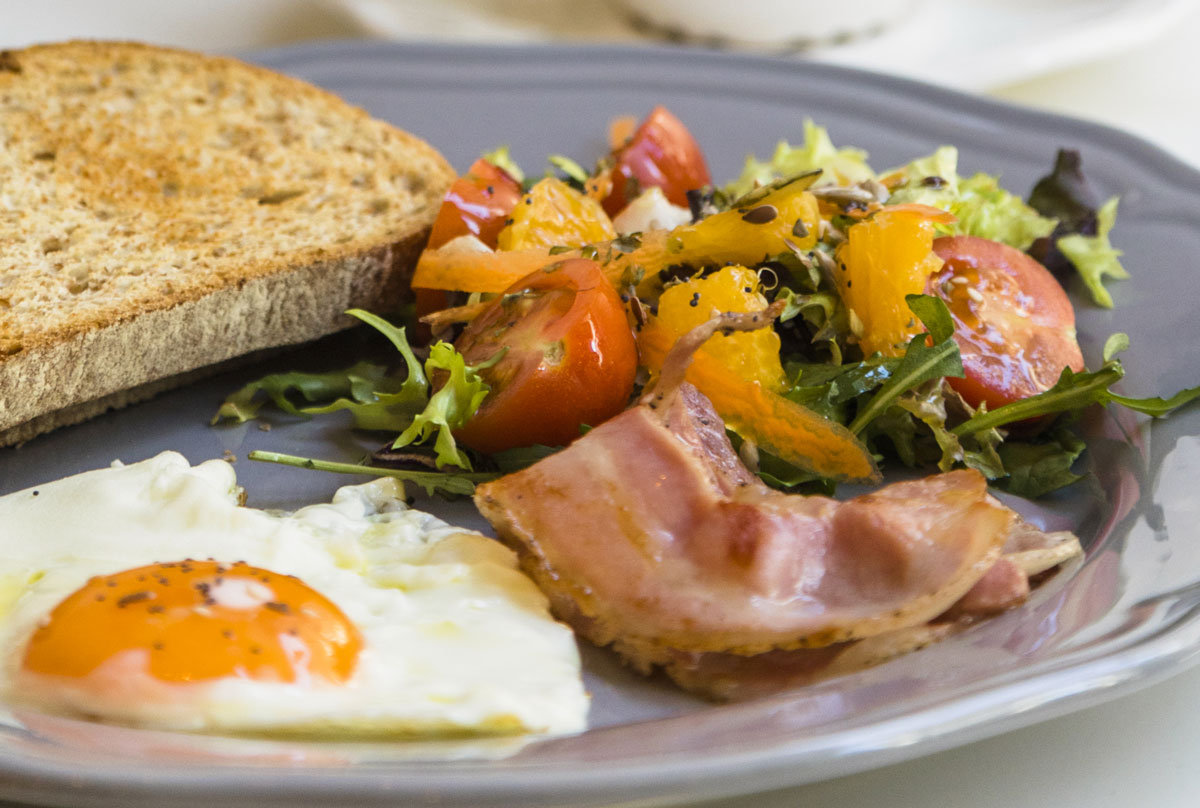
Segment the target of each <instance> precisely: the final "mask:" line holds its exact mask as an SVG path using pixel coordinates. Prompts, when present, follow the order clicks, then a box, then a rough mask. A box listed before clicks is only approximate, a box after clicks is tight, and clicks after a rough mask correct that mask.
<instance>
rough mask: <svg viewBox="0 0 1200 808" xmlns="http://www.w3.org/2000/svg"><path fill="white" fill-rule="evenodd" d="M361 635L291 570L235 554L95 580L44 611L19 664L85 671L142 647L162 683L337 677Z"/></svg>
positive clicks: (349, 669) (346, 671)
mask: <svg viewBox="0 0 1200 808" xmlns="http://www.w3.org/2000/svg"><path fill="white" fill-rule="evenodd" d="M361 648H362V639H361V637H360V635H359V633H358V630H357V629H356V628H355V627H354V625H353V624H352V623H351V622H350V620H349V619H348V618H347V617H346V615H345V614H343V613H342V611H341V609H339V608H338V607H337V606H336V605H334V604H333V603H332V602H330V601H329V600H328V599H326V598H325V597H324V596H322V595H320V594H319V593H317V592H316V591H314V590H313V589H312V588H310V587H309V586H308V585H307V584H305V583H303V582H302V581H300V580H299V579H298V578H294V577H292V576H290V575H279V574H277V573H274V572H270V571H268V570H264V569H259V568H257V567H251V566H249V565H248V564H245V563H242V562H238V563H236V564H220V563H218V562H216V561H212V560H209V561H180V562H178V563H165V564H152V565H150V566H146V567H138V568H136V569H131V570H126V571H124V572H119V573H116V574H115V575H103V576H97V577H95V578H92V579H91V580H90V581H88V582H87V583H86V584H85V585H84V586H83V587H82V588H81V589H79V590H77V591H76V592H75V593H74V594H72V595H70V596H68V597H67V599H66V600H64V601H63V602H62V603H60V604H59V605H58V606H57V607H55V609H54V610H53V611H52V612H51V613H50V616H49V618H48V619H47V620H46V622H45V623H44V624H43V625H41V626H40V627H39V628H38V630H37V631H36V632H35V633H34V635H33V637H32V638H31V639H30V641H29V645H28V646H27V647H26V649H25V656H24V658H23V660H22V663H21V665H22V668H23V669H24V670H25V671H28V672H31V673H40V674H49V675H57V676H71V677H86V676H88V675H89V674H90V673H92V672H93V671H95V670H96V669H97V668H99V667H100V666H102V665H103V664H104V663H105V662H107V661H109V660H111V659H113V658H114V657H116V656H118V655H120V654H122V653H124V652H130V651H133V652H145V659H146V670H145V672H146V673H147V674H148V675H149V676H152V677H154V678H156V679H159V680H161V681H164V682H194V681H200V680H211V679H221V678H226V677H237V678H242V679H255V680H260V681H270V682H295V681H297V679H303V678H307V676H308V675H312V676H314V677H319V678H322V679H325V680H326V681H330V682H335V683H340V682H345V681H346V680H347V679H349V677H350V675H351V674H352V673H353V672H354V668H355V666H356V664H357V661H358V655H359V651H360V650H361Z"/></svg>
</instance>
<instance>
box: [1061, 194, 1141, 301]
mask: <svg viewBox="0 0 1200 808" xmlns="http://www.w3.org/2000/svg"><path fill="white" fill-rule="evenodd" d="M1116 219H1117V197H1115V196H1114V197H1113V198H1112V199H1110V200H1108V201H1107V202H1105V203H1104V204H1103V205H1101V206H1100V210H1098V211H1096V235H1094V236H1086V235H1083V234H1082V233H1072V234H1071V235H1067V236H1062V237H1060V238H1059V239H1058V242H1057V246H1058V249H1059V251H1060V252H1062V254H1063V255H1065V256H1066V257H1067V260H1068V261H1070V262H1071V264H1072V265H1073V266H1074V267H1075V270H1076V271H1077V272H1078V273H1079V277H1081V278H1082V279H1083V283H1084V285H1085V286H1087V288H1088V291H1089V292H1091V294H1092V300H1093V301H1095V302H1096V305H1098V306H1103V307H1104V308H1106V309H1111V308H1112V307H1113V299H1112V295H1111V294H1109V291H1108V290H1107V289H1105V288H1104V279H1105V278H1116V279H1118V280H1124V279H1126V278H1128V277H1129V273H1128V272H1127V271H1126V270H1125V267H1123V266H1121V251H1120V250H1118V249H1116V248H1114V247H1113V246H1112V242H1111V241H1109V239H1108V234H1109V231H1111V230H1112V227H1113V224H1114V223H1115V222H1116Z"/></svg>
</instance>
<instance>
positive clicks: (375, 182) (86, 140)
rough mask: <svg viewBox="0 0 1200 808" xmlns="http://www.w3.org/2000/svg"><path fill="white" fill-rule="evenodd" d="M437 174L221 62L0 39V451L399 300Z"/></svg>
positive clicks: (341, 114) (344, 119)
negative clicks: (4, 45)
mask: <svg viewBox="0 0 1200 808" xmlns="http://www.w3.org/2000/svg"><path fill="white" fill-rule="evenodd" d="M452 179H453V172H452V170H451V168H450V167H449V165H448V164H447V163H446V161H445V160H444V159H443V158H442V157H441V156H440V155H439V154H438V153H437V152H436V151H435V150H434V149H433V148H431V147H430V146H429V145H427V144H426V143H424V142H423V141H421V140H419V139H418V138H416V137H414V136H412V135H410V134H407V133H405V132H403V131H400V130H399V129H396V128H394V127H392V126H390V125H388V124H386V123H383V122H381V121H377V120H373V119H372V118H370V116H368V115H367V114H366V113H365V112H364V111H362V110H360V109H357V108H355V107H352V106H350V105H349V104H347V103H345V102H344V101H342V100H340V99H338V98H336V97H335V96H333V95H331V94H329V93H326V92H324V91H322V90H319V89H317V88H315V87H313V86H311V85H309V84H306V83H304V82H301V81H299V80H296V79H292V78H289V77H286V76H282V75H279V74H276V73H273V72H271V71H268V70H265V69H262V68H258V67H254V66H251V65H248V64H245V63H242V62H239V61H236V60H233V59H227V58H217V57H211V56H204V55H200V54H195V53H189V52H184V51H175V50H168V49H163V48H157V47H151V46H146V45H138V44H131V43H100V42H70V43H64V44H55V45H44V46H38V47H33V48H29V49H27V50H21V51H9V52H0V446H2V445H8V444H12V443H17V442H20V441H23V440H26V439H28V438H30V437H32V436H34V435H36V434H39V433H41V432H45V431H48V430H49V429H53V428H55V427H58V426H62V425H65V424H69V423H74V422H77V421H81V420H84V419H85V418H89V417H91V416H93V415H96V414H98V413H100V412H103V411H104V410H105V409H107V408H109V407H113V406H123V405H125V404H128V403H131V402H132V401H136V400H138V399H141V398H145V397H147V396H149V395H152V394H154V393H156V392H159V391H160V390H163V389H166V388H168V387H171V386H174V385H177V384H179V383H181V382H182V381H185V380H187V379H189V378H193V377H195V376H196V375H198V374H199V373H202V372H203V371H202V370H200V369H202V368H205V367H209V366H212V365H214V364H215V363H219V362H223V361H225V360H229V359H231V358H234V357H237V356H241V355H244V354H247V353H250V352H253V351H259V350H262V349H266V348H272V347H277V346H281V345H286V344H293V343H299V342H303V341H307V340H311V339H315V338H317V337H320V336H322V335H325V334H328V333H331V332H333V331H337V330H339V329H342V328H345V327H348V326H349V325H351V324H352V321H351V320H350V318H347V317H345V316H344V315H343V312H344V310H345V309H347V308H350V307H353V306H361V307H363V308H368V309H372V310H376V311H386V310H388V309H392V308H395V307H396V306H397V305H399V304H400V303H401V302H402V301H403V299H404V298H405V296H406V295H407V293H408V278H409V275H410V271H411V266H412V264H413V262H414V261H415V258H416V255H417V253H418V252H419V251H420V249H421V247H422V246H423V244H424V241H425V238H426V236H427V234H428V229H429V227H430V226H431V224H432V222H433V219H434V217H435V216H436V213H437V209H438V206H439V203H440V200H441V198H442V196H443V194H444V192H445V190H446V188H447V187H448V185H449V183H450V182H451V181H452Z"/></svg>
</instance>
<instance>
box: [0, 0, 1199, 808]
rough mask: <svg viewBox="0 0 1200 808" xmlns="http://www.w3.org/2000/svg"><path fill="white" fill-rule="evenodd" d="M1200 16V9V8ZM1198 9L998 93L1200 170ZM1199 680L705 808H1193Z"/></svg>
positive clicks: (76, 18) (310, 11)
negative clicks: (1114, 131) (1140, 140)
mask: <svg viewBox="0 0 1200 808" xmlns="http://www.w3.org/2000/svg"><path fill="white" fill-rule="evenodd" d="M1198 6H1200V4H1198ZM360 33H361V29H360V28H359V27H358V26H357V25H356V24H355V23H354V22H353V21H352V20H350V19H349V18H348V17H346V16H345V15H342V14H340V13H338V12H337V11H336V9H335V7H334V6H332V5H331V4H325V3H320V2H317V1H316V0H207V2H204V3H170V2H162V0H112V1H111V2H103V1H102V0H94V1H93V0H58V2H54V1H52V0H51V1H48V0H34V1H29V0H5V2H4V4H3V7H2V8H0V48H4V47H15V46H21V45H25V44H30V43H32V42H36V41H46V40H56V39H64V38H68V37H121V38H135V39H144V40H149V41H154V42H159V43H163V44H175V45H183V46H191V47H195V48H200V49H207V50H216V51H226V52H229V51H239V50H247V49H251V48H256V47H264V46H269V45H275V44H281V43H284V42H290V41H297V40H301V39H306V38H317V37H349V36H355V35H359V34H360ZM1197 43H1200V8H1197V13H1195V14H1193V15H1192V16H1190V17H1188V18H1187V19H1186V20H1184V21H1183V22H1182V23H1180V24H1177V25H1175V26H1173V28H1172V30H1170V31H1169V32H1168V33H1167V34H1166V35H1164V36H1163V37H1161V38H1160V39H1158V40H1156V41H1154V42H1152V43H1150V44H1146V45H1142V46H1139V47H1136V48H1134V49H1132V50H1130V51H1128V52H1125V53H1121V54H1118V55H1114V56H1112V57H1109V58H1104V59H1101V60H1098V61H1092V62H1089V63H1087V64H1081V65H1078V66H1075V67H1071V68H1068V69H1064V70H1060V71H1059V72H1056V73H1053V74H1050V75H1044V76H1040V77H1037V78H1033V79H1030V80H1026V81H1023V82H1022V83H1019V84H1014V85H1010V86H1006V87H1001V88H998V89H993V90H991V91H990V92H991V94H992V95H994V96H996V97H999V98H1003V99H1006V100H1009V101H1012V102H1016V103H1021V104H1028V105H1032V106H1036V107H1041V108H1045V109H1048V110H1052V111H1054V112H1060V113H1066V114H1070V115H1075V116H1079V117H1084V118H1090V119H1094V120H1098V121H1101V122H1104V123H1108V124H1111V125H1113V126H1116V127H1119V128H1122V129H1126V130H1129V131H1131V132H1135V133H1137V134H1139V135H1142V136H1143V137H1145V138H1147V139H1149V140H1151V141H1152V142H1155V143H1157V144H1159V145H1160V146H1162V147H1164V148H1166V149H1168V150H1169V151H1172V152H1174V153H1175V154H1176V155H1178V156H1180V157H1182V158H1184V159H1185V160H1187V161H1189V162H1191V163H1192V164H1193V165H1196V166H1198V167H1200V81H1197V80H1195V79H1194V70H1195V67H1194V66H1195V63H1196V54H1197V50H1198V46H1197ZM1198 705H1200V668H1197V669H1193V670H1191V671H1187V672H1185V673H1183V674H1180V675H1179V676H1177V677H1175V678H1174V679H1171V680H1169V681H1167V682H1166V683H1162V684H1157V685H1153V686H1151V687H1149V688H1148V689H1146V690H1144V691H1142V692H1140V693H1136V694H1134V695H1132V696H1128V697H1126V698H1124V699H1121V700H1118V701H1116V702H1113V703H1110V704H1106V705H1102V706H1099V707H1094V708H1091V709H1088V710H1085V711H1082V712H1079V713H1075V714H1073V715H1070V716H1067V717H1065V718H1059V719H1055V720H1052V721H1048V722H1045V723H1042V724H1039V725H1036V726H1033V727H1030V728H1027V729H1023V730H1018V731H1015V732H1011V733H1008V734H1006V735H1002V736H1000V737H996V738H993V739H990V740H986V741H982V742H978V743H974V744H970V745H968V746H964V747H960V748H957V749H953V750H950V751H947V752H943V753H940V754H936V755H932V756H928V757H925V758H921V759H918V760H915V761H912V762H909V763H905V764H900V765H895V766H890V767H887V768H884V769H879V770H876V771H872V772H867V773H864V774H860V775H856V776H851V777H845V778H841V779H838V780H832V781H829V782H825V783H820V784H816V785H811V786H805V787H801V788H795V789H788V790H786V791H782V792H776V793H772V794H764V795H756V796H753V797H744V798H739V799H729V800H720V801H716V802H713V803H712V804H711V805H710V806H708V808H718V807H719V808H735V807H736V808H749V806H754V808H784V807H785V806H787V808H792V806H801V805H802V806H805V808H848V806H873V805H881V806H887V808H930V807H931V806H970V807H971V808H1019V807H1022V806H1054V807H1055V808H1126V807H1127V806H1154V807H1155V808H1194V806H1196V805H1200V765H1197V762H1196V761H1197V759H1200V720H1197V718H1196V715H1197V709H1196V708H1197V706H1198Z"/></svg>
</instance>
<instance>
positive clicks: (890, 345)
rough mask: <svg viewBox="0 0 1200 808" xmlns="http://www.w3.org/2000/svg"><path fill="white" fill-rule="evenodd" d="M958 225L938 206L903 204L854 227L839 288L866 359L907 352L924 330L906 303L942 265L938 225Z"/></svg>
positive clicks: (843, 252)
mask: <svg viewBox="0 0 1200 808" xmlns="http://www.w3.org/2000/svg"><path fill="white" fill-rule="evenodd" d="M947 221H954V217H953V216H951V215H950V214H948V213H946V212H945V211H943V210H939V209H938V208H931V207H927V206H925V205H897V206H895V207H890V208H884V209H883V210H881V211H879V212H878V213H876V214H875V215H874V216H872V217H871V218H869V219H867V220H865V221H862V222H858V223H857V224H854V225H851V226H850V227H849V228H848V229H847V231H846V242H845V243H844V244H843V245H842V246H841V248H839V250H838V254H837V258H838V267H839V272H838V277H837V280H838V288H839V291H840V292H841V295H842V299H843V300H844V301H845V303H846V307H847V308H848V309H849V310H850V315H851V316H850V324H851V328H852V329H853V331H854V333H855V334H856V335H857V336H858V339H859V344H860V345H861V346H862V351H863V354H864V355H870V354H872V353H875V352H876V351H878V352H880V353H882V354H883V355H884V356H899V355H900V354H902V353H904V348H905V346H906V345H907V344H908V341H909V340H910V339H911V338H912V337H914V336H916V335H917V334H918V333H920V332H921V331H922V330H923V329H922V327H921V324H920V322H919V321H918V320H917V319H916V318H915V317H914V316H913V313H912V311H911V310H910V309H909V308H908V303H907V302H906V301H905V299H904V298H905V296H906V295H919V294H924V293H925V286H926V283H927V282H928V280H929V277H930V276H931V275H933V273H935V272H937V271H938V270H939V269H941V267H942V260H941V259H940V258H938V257H937V255H936V254H935V253H934V252H933V237H934V235H935V232H934V231H935V224H937V223H938V222H943V223H944V222H947Z"/></svg>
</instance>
